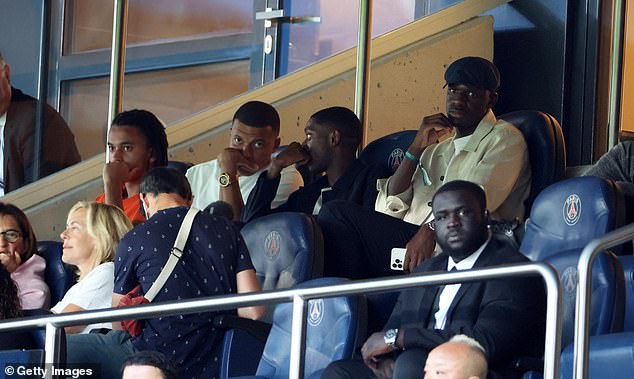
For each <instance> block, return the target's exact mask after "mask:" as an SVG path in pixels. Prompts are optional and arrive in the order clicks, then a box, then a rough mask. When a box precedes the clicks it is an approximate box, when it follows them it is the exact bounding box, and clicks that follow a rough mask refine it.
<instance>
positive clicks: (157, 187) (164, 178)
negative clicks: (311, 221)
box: [140, 167, 192, 200]
mask: <svg viewBox="0 0 634 379" xmlns="http://www.w3.org/2000/svg"><path fill="white" fill-rule="evenodd" d="M140 192H141V193H143V194H148V193H151V194H152V195H154V196H157V195H158V194H161V193H175V194H178V195H180V196H181V197H182V198H183V199H185V200H191V199H192V189H191V187H190V186H189V182H188V181H187V178H186V177H185V174H183V173H182V172H181V171H179V170H176V169H174V168H169V167H154V168H153V169H151V170H150V171H149V172H148V173H147V174H146V175H145V178H143V181H142V182H141V186H140Z"/></svg>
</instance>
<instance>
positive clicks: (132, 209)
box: [95, 193, 145, 225]
mask: <svg viewBox="0 0 634 379" xmlns="http://www.w3.org/2000/svg"><path fill="white" fill-rule="evenodd" d="M95 201H96V202H98V203H102V204H103V203H105V202H106V194H105V193H103V194H101V195H99V196H97V198H96V199H95ZM123 212H124V213H125V215H126V216H128V219H130V221H131V222H132V225H137V224H140V223H142V222H143V221H145V216H144V215H143V212H142V210H141V199H139V196H132V197H128V198H125V199H123Z"/></svg>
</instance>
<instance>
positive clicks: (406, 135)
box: [359, 130, 417, 172]
mask: <svg viewBox="0 0 634 379" xmlns="http://www.w3.org/2000/svg"><path fill="white" fill-rule="evenodd" d="M416 132H417V130H402V131H400V132H396V133H392V134H389V135H387V136H384V137H381V138H378V139H376V140H374V141H372V142H370V143H369V144H368V146H366V147H365V149H363V150H362V151H361V155H360V156H359V159H361V160H362V161H363V162H365V163H367V164H377V165H383V166H385V167H386V168H388V169H389V170H390V171H391V172H394V171H396V169H397V168H398V166H399V165H400V164H401V162H402V161H403V158H405V152H406V151H407V148H408V147H409V145H411V144H412V141H413V140H414V137H416Z"/></svg>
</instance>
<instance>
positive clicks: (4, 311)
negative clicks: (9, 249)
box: [0, 265, 22, 320]
mask: <svg viewBox="0 0 634 379" xmlns="http://www.w3.org/2000/svg"><path fill="white" fill-rule="evenodd" d="M16 317H22V306H21V305H20V298H19V297H18V287H17V286H16V285H15V283H14V282H13V279H11V275H9V272H8V271H7V269H5V268H4V266H3V265H0V320H5V319H9V318H16Z"/></svg>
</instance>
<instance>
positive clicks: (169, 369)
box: [121, 350, 178, 379]
mask: <svg viewBox="0 0 634 379" xmlns="http://www.w3.org/2000/svg"><path fill="white" fill-rule="evenodd" d="M128 366H152V367H156V368H157V369H159V370H160V371H161V374H162V375H163V378H165V379H178V371H177V370H176V365H175V364H174V362H172V361H171V360H169V359H167V357H166V356H165V354H163V353H160V352H158V351H151V350H144V351H139V352H138V353H135V354H134V355H132V356H131V357H129V358H128V359H126V360H125V362H123V366H122V367H121V372H122V374H123V371H124V370H125V368H126V367H128Z"/></svg>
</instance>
